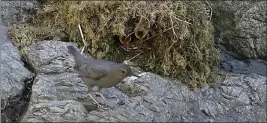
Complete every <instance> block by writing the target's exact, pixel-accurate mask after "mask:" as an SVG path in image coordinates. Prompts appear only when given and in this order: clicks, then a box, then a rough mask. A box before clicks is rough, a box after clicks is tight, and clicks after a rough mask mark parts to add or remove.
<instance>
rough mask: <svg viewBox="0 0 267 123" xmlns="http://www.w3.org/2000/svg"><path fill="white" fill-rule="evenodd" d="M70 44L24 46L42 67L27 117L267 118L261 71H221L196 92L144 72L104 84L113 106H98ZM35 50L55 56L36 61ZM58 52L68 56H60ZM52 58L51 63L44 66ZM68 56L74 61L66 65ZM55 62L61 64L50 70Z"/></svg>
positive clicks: (89, 119)
mask: <svg viewBox="0 0 267 123" xmlns="http://www.w3.org/2000/svg"><path fill="white" fill-rule="evenodd" d="M50 45H51V46H50ZM67 45H73V44H71V43H66V42H59V41H41V42H38V43H36V44H34V45H32V46H30V47H29V48H28V49H27V48H26V49H25V51H27V52H25V53H26V54H25V55H26V57H27V58H28V61H32V62H30V63H32V64H33V61H35V63H34V64H35V65H37V67H34V68H36V69H39V70H38V71H39V72H40V73H37V74H38V75H37V77H36V78H35V80H34V83H33V87H32V95H31V101H30V103H29V107H28V108H27V110H26V111H25V115H23V117H22V121H23V122H30V121H31V122H32V121H34V122H44V121H46V122H49V121H77V122H83V121H86V122H92V121H93V122H96V121H106V122H110V121H120V122H126V121H127V122H129V121H135V122H136V121H140V122H145V121H150V122H153V121H154V122H160V121H161V122H168V121H169V122H170V121H176V122H179V121H185V122H186V121H187V122H197V121H198V122H199V121H201V122H212V121H213V122H214V121H217V122H219V121H221V122H222V121H224V122H227V121H228V122H233V121H239V122H240V121H241V122H245V121H250V122H251V121H258V122H266V97H265V95H266V81H265V80H266V77H264V76H260V75H257V74H247V75H242V74H226V76H223V75H221V76H219V75H218V79H217V81H216V84H215V85H214V86H212V87H209V86H207V87H204V88H201V89H197V90H195V91H192V90H190V89H189V88H188V86H186V85H184V84H182V83H181V82H180V81H178V80H171V79H169V78H163V77H161V76H159V75H156V74H153V73H149V72H143V73H141V74H139V75H140V76H141V77H140V78H137V77H128V78H125V79H124V80H123V81H124V83H120V84H118V85H117V86H115V87H111V88H105V89H102V93H103V95H104V96H105V97H106V99H107V102H108V103H107V105H108V108H107V109H106V110H104V109H101V108H98V109H96V108H95V105H94V104H93V101H92V100H91V99H90V98H89V97H88V96H87V95H88V94H87V93H88V92H90V93H91V94H93V93H92V91H88V89H87V88H86V86H85V84H84V83H83V82H82V80H81V78H80V77H79V75H77V73H76V72H75V71H73V69H72V68H69V67H70V66H72V65H73V64H74V63H73V62H74V60H73V56H71V55H70V54H68V52H67V48H66V46H67ZM40 47H41V48H40ZM51 47H53V48H51ZM29 49H34V50H29ZM33 52H35V53H40V52H42V53H43V54H53V55H47V56H46V57H43V59H42V60H37V59H39V58H38V57H35V56H32V55H34V53H33ZM39 55H41V54H39ZM57 56H62V57H64V58H61V59H62V60H56V58H55V57H57ZM33 58H37V59H33ZM51 59H52V60H51ZM53 59H54V60H53ZM47 60H50V61H52V62H47V64H45V65H40V64H42V63H43V61H47ZM67 61H68V62H71V63H68V64H65V63H66V62H67ZM55 63H56V64H55ZM53 65H55V66H57V67H55V69H50V68H53V67H52V66H53ZM33 66H34V65H33ZM47 66H50V67H47ZM59 66H60V67H62V70H61V71H59V68H58V67H59ZM66 66H68V67H66ZM46 68H49V69H46ZM66 68H69V69H66ZM54 71H56V72H54ZM93 96H94V97H95V98H96V99H97V100H98V101H99V102H103V100H102V99H101V98H100V97H96V96H95V95H94V94H93Z"/></svg>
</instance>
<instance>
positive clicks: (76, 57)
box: [67, 45, 86, 64]
mask: <svg viewBox="0 0 267 123" xmlns="http://www.w3.org/2000/svg"><path fill="white" fill-rule="evenodd" d="M67 48H68V50H69V53H70V54H72V55H73V56H74V60H75V62H76V63H77V64H79V63H82V62H84V61H86V58H85V57H84V56H83V55H82V54H81V53H80V52H79V51H78V50H77V49H76V48H75V47H73V46H71V45H69V46H67Z"/></svg>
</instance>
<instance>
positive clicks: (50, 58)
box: [23, 41, 74, 74]
mask: <svg viewBox="0 0 267 123" xmlns="http://www.w3.org/2000/svg"><path fill="white" fill-rule="evenodd" d="M68 45H73V43H62V42H57V41H40V42H38V43H36V44H34V45H31V46H29V47H27V48H25V49H24V50H23V51H24V54H26V55H25V56H26V58H27V61H28V63H29V64H30V65H31V66H32V67H33V68H34V70H35V71H36V72H37V73H45V74H53V73H55V74H58V73H63V72H68V71H69V72H70V71H74V70H73V69H72V66H73V65H74V59H70V58H69V56H71V55H70V54H69V53H68V50H67V48H66V47H67V46H68Z"/></svg>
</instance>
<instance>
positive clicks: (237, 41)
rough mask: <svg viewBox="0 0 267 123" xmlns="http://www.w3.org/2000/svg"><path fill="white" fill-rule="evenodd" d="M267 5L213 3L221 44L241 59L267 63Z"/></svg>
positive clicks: (257, 2) (216, 28)
mask: <svg viewBox="0 0 267 123" xmlns="http://www.w3.org/2000/svg"><path fill="white" fill-rule="evenodd" d="M266 5H267V3H266V1H216V2H213V4H212V7H213V10H214V11H213V15H214V16H213V25H214V27H215V30H216V33H217V37H218V38H219V39H218V40H217V43H220V44H223V45H224V46H225V47H226V48H227V50H230V51H233V52H235V53H238V54H239V55H240V56H241V57H243V56H245V57H247V58H256V59H264V60H266V61H267V59H266V58H267V48H266V46H267V44H266V10H267V9H266Z"/></svg>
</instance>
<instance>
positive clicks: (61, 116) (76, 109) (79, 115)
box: [22, 100, 87, 122]
mask: <svg viewBox="0 0 267 123" xmlns="http://www.w3.org/2000/svg"><path fill="white" fill-rule="evenodd" d="M27 113H28V114H29V116H27V117H23V119H22V122H44V121H46V122H47V121H53V122H86V114H87V111H86V109H85V108H84V106H83V105H82V104H81V103H79V102H77V101H73V100H63V101H48V102H43V103H38V104H34V105H31V107H30V108H29V111H28V112H27Z"/></svg>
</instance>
